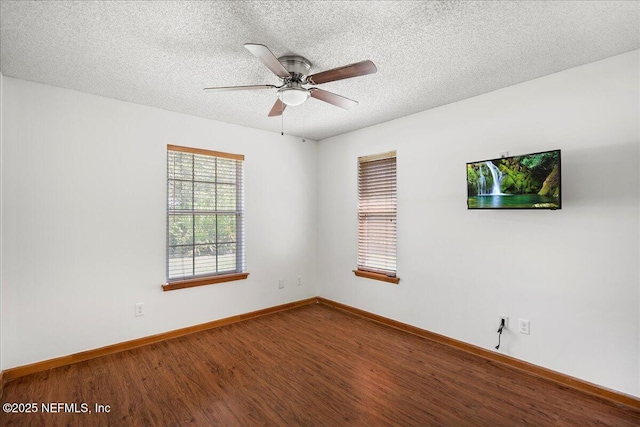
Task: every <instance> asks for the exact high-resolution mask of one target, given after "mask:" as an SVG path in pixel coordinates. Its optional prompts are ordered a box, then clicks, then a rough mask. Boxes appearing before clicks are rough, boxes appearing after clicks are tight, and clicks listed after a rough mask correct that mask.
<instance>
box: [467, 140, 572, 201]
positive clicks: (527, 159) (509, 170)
mask: <svg viewBox="0 0 640 427" xmlns="http://www.w3.org/2000/svg"><path fill="white" fill-rule="evenodd" d="M560 177H561V175H560V150H553V151H544V152H541V153H533V154H527V155H524V156H512V157H503V158H500V159H492V160H484V161H480V162H473V163H467V207H468V208H469V209H560V208H561V207H562V204H561V191H560V190H561V188H560V184H561V179H560Z"/></svg>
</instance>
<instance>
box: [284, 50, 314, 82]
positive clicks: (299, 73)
mask: <svg viewBox="0 0 640 427" xmlns="http://www.w3.org/2000/svg"><path fill="white" fill-rule="evenodd" d="M278 61H279V62H280V63H281V64H282V66H283V67H284V68H285V69H286V70H287V71H288V72H289V73H291V80H292V81H294V82H303V81H304V80H305V79H306V78H307V76H308V75H309V70H311V62H309V61H308V60H307V59H306V58H303V57H302V56H296V55H288V56H281V57H280V58H278Z"/></svg>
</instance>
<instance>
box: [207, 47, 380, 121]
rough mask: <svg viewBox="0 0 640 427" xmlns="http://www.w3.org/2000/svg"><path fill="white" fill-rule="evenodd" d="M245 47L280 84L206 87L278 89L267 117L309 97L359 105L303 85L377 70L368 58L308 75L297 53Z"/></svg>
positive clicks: (346, 106)
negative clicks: (287, 53)
mask: <svg viewBox="0 0 640 427" xmlns="http://www.w3.org/2000/svg"><path fill="white" fill-rule="evenodd" d="M244 47H245V48H246V49H247V50H248V51H249V52H251V53H252V54H253V55H255V56H256V57H257V58H258V59H259V60H260V61H262V63H263V64H264V65H266V66H267V68H268V69H270V70H271V71H272V72H273V73H274V74H275V75H276V76H278V77H279V78H280V80H282V84H281V85H280V86H276V85H269V84H265V85H250V86H226V87H207V88H205V90H207V91H229V90H254V89H277V90H278V99H277V100H276V103H275V104H273V107H272V108H271V111H270V112H269V117H274V116H280V115H282V112H283V111H284V109H285V108H286V107H287V105H288V106H291V107H293V106H296V105H300V104H302V103H303V102H305V101H306V100H307V99H308V98H309V97H311V98H315V99H319V100H320V101H324V102H327V103H329V104H332V105H335V106H337V107H341V108H344V109H347V110H348V109H349V108H351V107H354V106H356V105H358V102H357V101H354V100H352V99H349V98H345V97H344V96H340V95H336V94H335V93H332V92H327V91H326V90H322V89H318V88H317V87H309V88H305V87H304V86H305V85H319V84H322V83H327V82H333V81H336V80H343V79H349V78H351V77H358V76H364V75H367V74H373V73H375V72H376V71H378V69H377V68H376V66H375V64H374V63H373V62H371V61H369V60H366V61H361V62H356V63H355V64H350V65H345V66H344V67H338V68H333V69H331V70H327V71H322V72H320V73H316V74H312V75H309V70H311V62H309V61H308V60H307V59H306V58H303V57H302V56H297V55H287V56H281V57H280V58H276V56H275V55H274V54H273V53H272V52H271V51H270V50H269V48H268V47H266V46H265V45H262V44H254V43H247V44H245V45H244Z"/></svg>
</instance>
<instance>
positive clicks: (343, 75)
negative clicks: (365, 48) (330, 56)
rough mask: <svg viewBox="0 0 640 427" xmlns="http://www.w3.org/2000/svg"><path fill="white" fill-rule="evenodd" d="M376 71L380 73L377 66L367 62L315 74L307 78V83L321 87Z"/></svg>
mask: <svg viewBox="0 0 640 427" xmlns="http://www.w3.org/2000/svg"><path fill="white" fill-rule="evenodd" d="M376 71H378V69H377V68H376V65H375V64H374V63H373V62H371V61H369V60H366V61H361V62H356V63H355V64H351V65H345V66H344V67H338V68H334V69H331V70H327V71H322V72H320V73H317V74H313V75H311V76H309V77H308V78H307V82H309V83H310V84H312V85H319V84H322V83H327V82H333V81H336V80H342V79H349V78H351V77H358V76H364V75H367V74H373V73H375V72H376Z"/></svg>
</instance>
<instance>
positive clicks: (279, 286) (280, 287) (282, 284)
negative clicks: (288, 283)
mask: <svg viewBox="0 0 640 427" xmlns="http://www.w3.org/2000/svg"><path fill="white" fill-rule="evenodd" d="M282 288H284V279H280V280H278V289H282Z"/></svg>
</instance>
